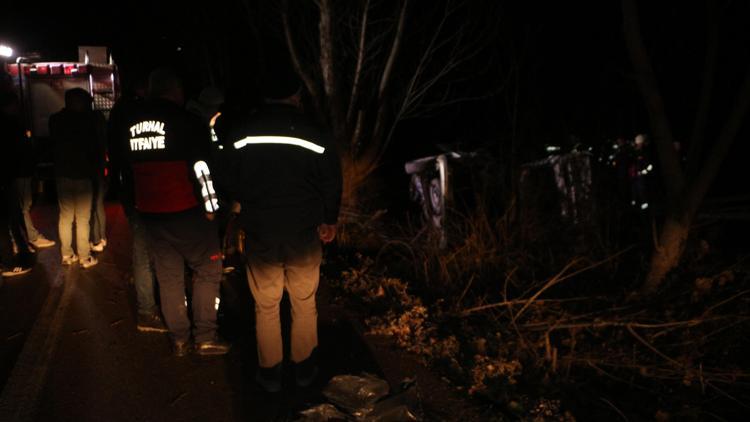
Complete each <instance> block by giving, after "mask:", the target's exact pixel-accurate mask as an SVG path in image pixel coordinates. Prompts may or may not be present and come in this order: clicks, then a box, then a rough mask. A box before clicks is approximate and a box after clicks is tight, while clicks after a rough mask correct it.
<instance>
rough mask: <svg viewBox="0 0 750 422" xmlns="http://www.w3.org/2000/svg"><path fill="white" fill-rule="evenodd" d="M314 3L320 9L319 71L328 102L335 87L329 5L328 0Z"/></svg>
mask: <svg viewBox="0 0 750 422" xmlns="http://www.w3.org/2000/svg"><path fill="white" fill-rule="evenodd" d="M316 3H317V4H318V7H319V8H320V23H319V24H318V30H319V35H320V70H321V72H322V74H323V91H324V92H325V94H326V96H327V97H328V98H329V100H330V99H331V98H332V97H333V94H334V87H335V79H334V72H333V68H334V63H333V25H332V22H331V18H332V17H331V15H332V10H331V3H330V1H329V0H320V1H318V2H316Z"/></svg>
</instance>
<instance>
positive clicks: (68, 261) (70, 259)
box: [62, 254, 78, 265]
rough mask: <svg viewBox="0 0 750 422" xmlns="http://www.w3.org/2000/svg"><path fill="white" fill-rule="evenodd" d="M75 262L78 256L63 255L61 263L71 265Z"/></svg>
mask: <svg viewBox="0 0 750 422" xmlns="http://www.w3.org/2000/svg"><path fill="white" fill-rule="evenodd" d="M76 262H78V255H76V254H73V255H63V257H62V263H63V265H73V264H75V263H76Z"/></svg>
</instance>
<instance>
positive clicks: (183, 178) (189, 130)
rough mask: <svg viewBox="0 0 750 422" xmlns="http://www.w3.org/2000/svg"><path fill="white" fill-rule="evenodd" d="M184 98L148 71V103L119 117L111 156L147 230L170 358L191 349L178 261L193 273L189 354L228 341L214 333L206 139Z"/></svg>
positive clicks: (176, 84) (171, 78)
mask: <svg viewBox="0 0 750 422" xmlns="http://www.w3.org/2000/svg"><path fill="white" fill-rule="evenodd" d="M184 102H185V95H184V91H183V88H182V82H181V81H180V79H179V78H178V77H177V75H176V74H175V73H174V72H172V71H170V70H167V69H157V70H155V71H153V72H152V73H151V75H150V76H149V80H148V101H146V102H144V103H142V104H140V105H138V106H137V107H134V108H133V110H131V111H130V112H129V114H128V116H126V118H125V120H124V122H125V125H124V126H123V127H122V128H121V129H120V130H119V136H118V139H119V142H118V145H117V151H118V152H116V153H115V151H113V153H115V154H122V158H123V159H120V160H121V161H122V162H124V163H127V164H126V165H127V166H128V171H130V172H131V173H132V176H133V185H134V188H135V207H136V209H137V211H138V213H139V214H140V216H141V218H142V221H143V223H144V225H145V228H146V235H147V238H148V243H149V249H150V252H151V254H152V258H153V262H154V266H155V268H156V276H157V278H158V279H159V291H160V293H161V294H160V296H161V305H162V313H163V314H164V319H165V322H166V324H167V327H168V328H169V331H170V334H171V337H172V340H173V351H174V355H175V356H185V355H186V354H187V353H188V352H189V351H190V334H191V329H190V320H189V319H188V312H187V298H186V297H185V268H184V266H185V263H187V265H188V266H189V267H190V269H191V270H192V271H193V273H194V285H193V295H192V306H193V319H194V323H195V330H194V331H193V337H194V340H195V352H196V353H197V354H199V355H218V354H225V353H227V352H228V350H229V344H227V343H226V342H224V341H222V340H220V339H219V338H218V336H217V333H216V328H217V327H216V304H217V303H218V300H219V284H220V282H221V273H222V269H221V249H220V247H219V239H218V237H217V236H216V228H215V225H214V223H213V218H214V213H215V212H216V211H217V210H218V200H217V198H216V194H215V192H214V188H213V182H212V181H211V173H210V170H209V166H208V164H207V163H206V161H205V160H206V157H207V156H208V153H209V149H210V142H211V139H210V135H209V133H208V131H207V130H206V128H205V127H204V125H203V124H202V123H201V122H200V121H199V120H198V118H197V117H195V116H193V115H191V114H190V113H188V112H187V111H185V110H184V108H183V104H184Z"/></svg>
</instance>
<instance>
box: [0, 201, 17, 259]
mask: <svg viewBox="0 0 750 422" xmlns="http://www.w3.org/2000/svg"><path fill="white" fill-rule="evenodd" d="M9 194H10V192H9V188H8V189H6V188H4V187H2V186H0V267H2V268H3V269H9V268H11V267H13V264H14V263H15V262H14V260H13V241H12V240H11V237H10V204H9V201H8V195H9Z"/></svg>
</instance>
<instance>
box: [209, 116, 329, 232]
mask: <svg viewBox="0 0 750 422" xmlns="http://www.w3.org/2000/svg"><path fill="white" fill-rule="evenodd" d="M215 130H216V134H217V136H218V138H219V142H221V144H222V146H223V149H222V150H220V151H219V157H218V162H219V163H220V164H219V165H217V166H216V167H217V168H216V171H215V172H214V173H215V174H214V179H215V180H216V181H217V183H218V184H219V188H220V190H223V191H224V192H226V193H227V194H228V195H229V196H230V197H231V198H232V199H234V200H237V201H238V202H240V204H241V205H242V213H241V216H240V219H241V221H242V223H243V226H244V227H245V230H247V231H248V232H250V233H262V234H273V235H280V236H281V235H285V234H290V235H293V234H297V233H299V232H302V231H304V230H308V229H311V228H315V227H317V226H318V225H319V224H321V223H326V224H335V223H336V221H337V219H338V214H339V208H340V205H341V184H342V180H341V165H340V161H339V156H338V154H337V152H336V150H335V148H334V145H333V140H332V139H331V137H330V136H329V135H328V134H327V133H326V132H324V131H322V130H320V129H319V128H318V127H317V125H316V124H315V123H314V122H313V121H312V120H311V119H309V118H308V117H307V116H305V115H304V114H303V113H301V112H299V111H298V110H297V109H295V108H293V107H291V106H284V105H268V106H266V107H263V108H262V109H260V110H258V111H255V112H248V113H232V112H226V113H223V114H222V115H221V116H220V117H219V119H218V120H217V122H216V126H215Z"/></svg>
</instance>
